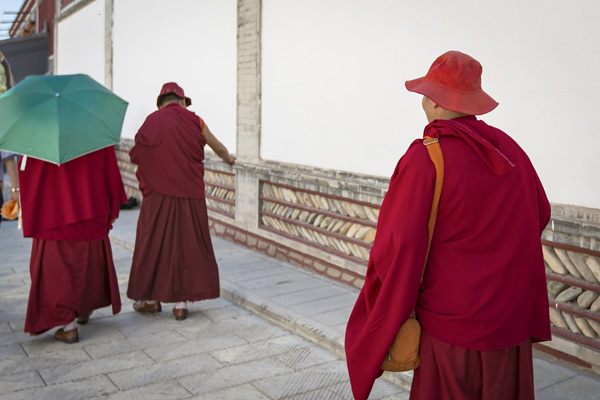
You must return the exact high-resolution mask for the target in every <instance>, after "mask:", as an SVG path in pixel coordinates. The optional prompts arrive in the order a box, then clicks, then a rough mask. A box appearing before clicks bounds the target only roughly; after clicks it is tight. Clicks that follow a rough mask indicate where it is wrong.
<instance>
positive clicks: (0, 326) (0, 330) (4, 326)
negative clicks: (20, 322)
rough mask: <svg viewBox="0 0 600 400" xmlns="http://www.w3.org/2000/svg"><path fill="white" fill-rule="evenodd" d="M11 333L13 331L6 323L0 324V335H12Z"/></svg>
mask: <svg viewBox="0 0 600 400" xmlns="http://www.w3.org/2000/svg"><path fill="white" fill-rule="evenodd" d="M12 332H13V330H12V329H11V327H10V325H9V324H8V322H2V323H0V335H1V334H3V333H12Z"/></svg>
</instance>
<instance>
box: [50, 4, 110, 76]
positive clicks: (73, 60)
mask: <svg viewBox="0 0 600 400" xmlns="http://www.w3.org/2000/svg"><path fill="white" fill-rule="evenodd" d="M57 40H58V44H57V46H56V50H55V57H56V62H57V66H56V69H57V71H56V74H57V75H68V74H87V75H89V76H91V77H92V78H94V79H95V80H96V81H98V82H99V83H101V84H104V0H96V1H93V2H91V3H90V4H88V5H86V6H85V7H83V8H82V9H81V10H79V11H78V12H77V13H75V14H71V15H70V16H69V17H68V18H66V19H64V20H62V21H60V22H59V23H58V34H57Z"/></svg>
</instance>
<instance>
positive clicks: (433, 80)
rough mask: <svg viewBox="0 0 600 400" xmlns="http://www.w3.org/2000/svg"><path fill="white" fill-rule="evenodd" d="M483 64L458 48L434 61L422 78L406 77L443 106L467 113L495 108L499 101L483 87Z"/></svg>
mask: <svg viewBox="0 0 600 400" xmlns="http://www.w3.org/2000/svg"><path fill="white" fill-rule="evenodd" d="M482 71H483V68H482V67H481V64H479V62H478V61H477V60H475V59H474V58H473V57H471V56H468V55H466V54H464V53H461V52H459V51H449V52H447V53H444V54H442V55H441V56H439V57H438V58H437V60H435V61H434V63H433V64H432V65H431V68H429V71H428V72H427V75H425V76H424V77H422V78H418V79H413V80H412V81H406V88H407V89H408V90H409V91H411V92H415V93H420V94H422V95H424V96H427V97H429V98H430V99H431V100H433V101H434V102H435V103H437V104H438V105H439V106H441V107H442V108H445V109H446V110H449V111H456V112H459V113H462V114H467V115H481V114H485V113H488V112H490V111H492V110H493V109H494V108H496V107H497V106H498V103H497V102H496V101H495V100H494V99H492V98H491V97H490V96H489V95H488V94H487V93H485V92H484V91H483V89H481V72H482Z"/></svg>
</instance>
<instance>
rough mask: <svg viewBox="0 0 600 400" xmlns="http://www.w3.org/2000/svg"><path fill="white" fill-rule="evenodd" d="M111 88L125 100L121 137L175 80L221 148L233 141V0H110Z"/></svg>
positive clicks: (231, 146) (135, 127) (130, 132)
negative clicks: (112, 6) (126, 107)
mask: <svg viewBox="0 0 600 400" xmlns="http://www.w3.org/2000/svg"><path fill="white" fill-rule="evenodd" d="M113 42H114V44H113V49H114V51H113V89H114V91H115V93H117V94H118V95H120V96H121V97H123V98H124V99H126V100H127V101H129V103H130V104H129V109H128V110H127V115H126V117H125V122H124V125H123V133H122V136H123V137H129V138H133V137H134V135H135V133H136V132H137V130H138V128H139V127H140V126H141V124H142V123H143V122H144V119H145V118H146V116H147V115H148V114H150V113H151V112H153V111H155V110H156V97H157V95H158V93H159V92H160V88H161V86H162V84H163V83H166V82H171V81H175V82H177V83H178V84H179V85H180V86H181V87H183V89H184V90H185V94H186V95H187V96H188V97H190V98H191V99H192V105H191V106H190V108H189V109H190V110H191V111H194V112H195V113H196V114H198V115H200V116H201V117H202V118H203V119H204V120H205V122H206V123H207V125H208V126H209V127H210V129H211V131H212V132H213V133H214V134H215V135H216V136H217V138H218V139H219V140H221V142H223V143H224V144H225V146H227V148H228V149H229V150H230V151H232V152H235V143H236V71H237V2H236V0H219V1H214V0H177V1H164V0H115V5H114V28H113Z"/></svg>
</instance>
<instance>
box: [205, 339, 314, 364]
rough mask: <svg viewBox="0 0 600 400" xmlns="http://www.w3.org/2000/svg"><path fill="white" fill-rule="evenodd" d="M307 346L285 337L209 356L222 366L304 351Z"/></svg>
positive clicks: (303, 342) (229, 349)
mask: <svg viewBox="0 0 600 400" xmlns="http://www.w3.org/2000/svg"><path fill="white" fill-rule="evenodd" d="M307 346H309V344H308V342H306V341H304V340H302V339H299V338H296V337H295V336H292V335H287V336H282V337H278V338H275V339H270V340H266V341H263V342H257V343H250V344H247V345H241V346H237V347H232V348H228V349H224V350H220V351H213V352H211V355H212V356H213V357H215V358H216V359H217V360H219V361H220V362H221V363H222V364H224V365H231V364H243V363H247V362H250V361H256V360H262V359H265V358H273V357H276V356H279V355H281V354H285V353H289V352H292V351H298V350H304V349H305V348H306V347H307ZM276 358H278V357H276ZM288 365H289V363H288Z"/></svg>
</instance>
